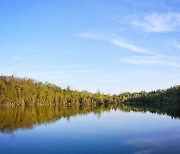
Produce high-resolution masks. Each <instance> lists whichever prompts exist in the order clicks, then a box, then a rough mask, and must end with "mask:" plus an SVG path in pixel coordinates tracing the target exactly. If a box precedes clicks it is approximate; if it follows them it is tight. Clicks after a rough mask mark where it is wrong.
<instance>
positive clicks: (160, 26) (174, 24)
mask: <svg viewBox="0 0 180 154" xmlns="http://www.w3.org/2000/svg"><path fill="white" fill-rule="evenodd" d="M133 25H135V26H137V27H139V28H141V29H142V30H143V31H146V32H172V31H176V30H178V28H179V27H180V13H177V12H169V13H158V12H154V13H151V14H148V15H145V16H144V17H143V19H141V20H135V21H133Z"/></svg>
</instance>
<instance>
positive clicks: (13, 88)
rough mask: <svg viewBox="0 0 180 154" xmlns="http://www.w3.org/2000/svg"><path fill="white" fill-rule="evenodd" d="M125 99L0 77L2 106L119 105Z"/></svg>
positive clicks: (33, 81) (11, 77) (0, 103)
mask: <svg viewBox="0 0 180 154" xmlns="http://www.w3.org/2000/svg"><path fill="white" fill-rule="evenodd" d="M123 99H124V97H121V96H120V95H113V96H111V95H105V94H101V92H97V93H90V92H88V91H76V90H71V89H70V88H69V87H68V88H67V89H61V88H60V87H58V86H56V85H53V84H50V83H42V82H37V81H35V80H32V79H27V78H23V79H22V78H17V77H14V76H0V105H10V106H13V105H14V106H18V105H36V104H38V105H46V104H47V105H50V104H59V105H62V106H71V105H77V106H78V105H89V104H118V103H119V102H122V101H123Z"/></svg>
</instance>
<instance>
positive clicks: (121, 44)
mask: <svg viewBox="0 0 180 154" xmlns="http://www.w3.org/2000/svg"><path fill="white" fill-rule="evenodd" d="M111 42H112V43H113V44H115V45H117V46H119V47H121V48H124V49H128V50H131V51H134V52H141V53H149V51H148V50H146V49H143V48H140V47H137V46H135V45H132V44H130V43H127V42H125V41H123V40H122V39H112V40H111Z"/></svg>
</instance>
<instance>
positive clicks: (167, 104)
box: [125, 86, 180, 117]
mask: <svg viewBox="0 0 180 154" xmlns="http://www.w3.org/2000/svg"><path fill="white" fill-rule="evenodd" d="M125 104H126V105H128V106H133V107H138V108H141V109H143V110H149V111H151V112H159V113H162V112H164V113H166V114H168V115H171V116H174V117H176V116H178V115H180V86H174V87H171V88H169V89H167V90H157V91H151V92H149V93H146V92H140V93H134V94H132V96H131V97H129V98H128V99H127V101H126V103H125Z"/></svg>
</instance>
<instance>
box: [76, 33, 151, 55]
mask: <svg viewBox="0 0 180 154" xmlns="http://www.w3.org/2000/svg"><path fill="white" fill-rule="evenodd" d="M77 37H80V38H85V39H98V40H103V41H107V42H110V43H113V44H114V45H116V46H118V47H120V48H124V49H128V50H131V51H133V52H140V53H146V54H147V53H149V51H148V50H146V49H143V48H140V47H137V46H136V45H133V44H130V43H128V42H126V41H124V40H122V39H120V38H115V37H112V36H111V37H110V36H107V35H100V34H96V33H82V34H79V35H77Z"/></svg>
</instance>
